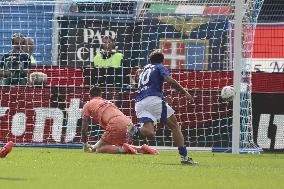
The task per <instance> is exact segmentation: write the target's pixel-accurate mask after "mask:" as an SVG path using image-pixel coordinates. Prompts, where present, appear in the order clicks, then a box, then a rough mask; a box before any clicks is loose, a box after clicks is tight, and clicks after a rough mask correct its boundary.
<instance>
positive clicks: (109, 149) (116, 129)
mask: <svg viewBox="0 0 284 189" xmlns="http://www.w3.org/2000/svg"><path fill="white" fill-rule="evenodd" d="M130 124H131V120H130V119H129V118H128V117H127V116H118V117H114V118H112V119H111V120H110V121H109V123H108V126H107V128H106V131H105V132H104V134H103V135H102V137H101V142H100V143H99V144H98V145H97V149H96V152H98V153H130V154H137V150H136V149H135V148H132V146H131V145H129V144H127V143H126V142H128V141H127V138H126V131H127V126H128V125H130Z"/></svg>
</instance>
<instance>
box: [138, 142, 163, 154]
mask: <svg viewBox="0 0 284 189" xmlns="http://www.w3.org/2000/svg"><path fill="white" fill-rule="evenodd" d="M141 150H142V152H143V154H152V155H158V154H159V152H158V150H156V149H154V148H150V147H149V146H148V145H147V144H143V145H142V146H141Z"/></svg>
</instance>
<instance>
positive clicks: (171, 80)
mask: <svg viewBox="0 0 284 189" xmlns="http://www.w3.org/2000/svg"><path fill="white" fill-rule="evenodd" d="M164 79H165V81H166V82H167V83H169V84H170V85H171V86H172V87H173V88H174V89H176V90H177V91H179V92H181V93H183V94H184V95H185V96H186V99H187V100H188V101H190V102H191V101H193V98H192V96H191V95H190V94H189V93H188V92H187V90H185V89H184V88H183V87H182V86H181V85H180V84H179V83H178V82H177V81H176V80H175V79H174V78H172V77H171V76H164Z"/></svg>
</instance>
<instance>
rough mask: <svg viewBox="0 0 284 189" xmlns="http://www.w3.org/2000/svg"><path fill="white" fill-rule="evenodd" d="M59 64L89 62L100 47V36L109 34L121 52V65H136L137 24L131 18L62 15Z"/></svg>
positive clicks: (137, 46) (88, 63)
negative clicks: (119, 19) (109, 18)
mask: <svg viewBox="0 0 284 189" xmlns="http://www.w3.org/2000/svg"><path fill="white" fill-rule="evenodd" d="M58 22H59V25H60V28H61V30H60V35H59V42H60V47H59V57H58V58H59V65H66V66H67V65H68V66H74V67H78V66H90V65H92V64H93V58H94V55H95V54H96V52H97V51H99V50H100V49H101V48H102V38H103V37H104V36H111V37H112V38H113V39H114V40H115V48H116V50H118V51H120V52H122V53H123V54H124V57H126V58H125V59H124V65H125V66H130V65H132V66H133V65H137V64H138V63H137V59H135V58H132V57H137V56H138V55H137V53H139V52H137V51H133V49H139V45H140V38H139V36H140V34H139V33H140V32H141V29H140V31H139V28H140V27H139V26H136V27H134V23H133V22H125V21H123V22H119V21H109V20H103V19H94V18H92V19H91V18H90V19H88V18H85V19H82V18H79V17H68V18H67V17H62V18H60V19H59V20H58ZM137 24H138V23H137Z"/></svg>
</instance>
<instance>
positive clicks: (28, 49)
mask: <svg viewBox="0 0 284 189" xmlns="http://www.w3.org/2000/svg"><path fill="white" fill-rule="evenodd" d="M33 50H34V40H33V38H31V37H26V38H25V45H24V46H23V51H24V52H25V53H28V54H29V55H30V59H31V65H32V66H35V65H36V64H37V63H36V59H35V58H34V56H33Z"/></svg>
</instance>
